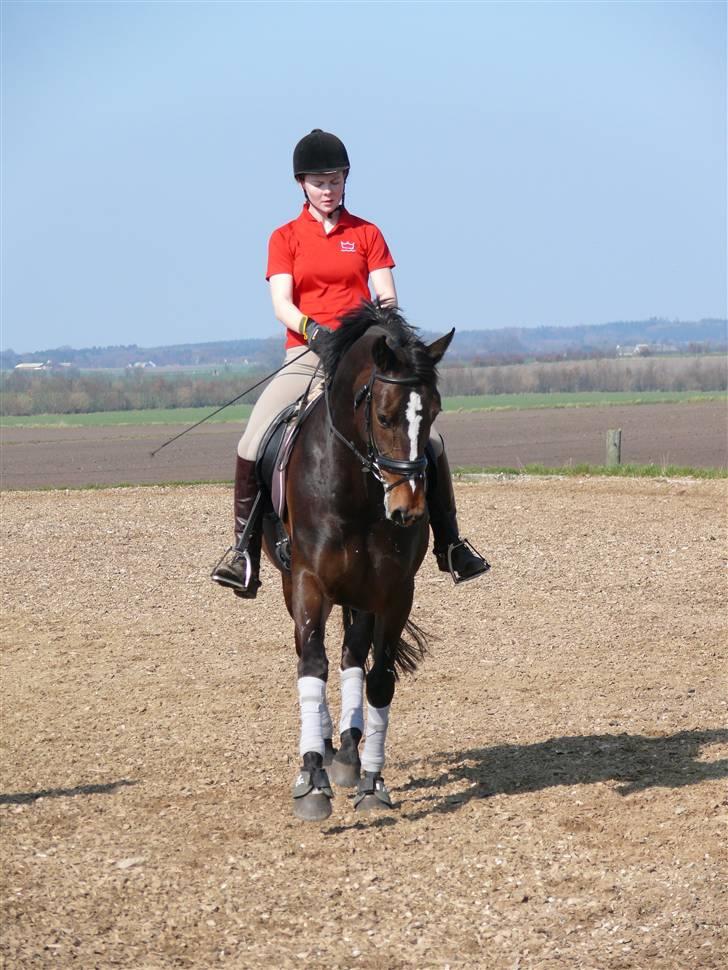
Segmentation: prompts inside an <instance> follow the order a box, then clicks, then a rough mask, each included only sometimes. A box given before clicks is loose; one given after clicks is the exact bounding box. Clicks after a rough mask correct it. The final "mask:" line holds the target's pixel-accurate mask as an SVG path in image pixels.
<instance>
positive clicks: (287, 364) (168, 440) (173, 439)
mask: <svg viewBox="0 0 728 970" xmlns="http://www.w3.org/2000/svg"><path fill="white" fill-rule="evenodd" d="M310 353H311V351H310V350H304V352H303V353H302V354H299V355H298V357H294V358H293V360H289V361H288V362H287V363H285V364H282V365H281V366H280V367H278V368H276V370H274V371H273V372H272V373H270V374H267V375H266V376H265V377H263V378H262V379H261V380H259V381H258V383H257V384H253V385H252V387H247V388H246V389H245V390H244V391H242V392H241V393H240V394H238V396H237V397H234V398H233V399H232V400H231V401H228V402H227V404H223V405H221V406H220V407H219V408H215V410H214V411H211V412H210V413H209V414H206V415H205V417H204V418H201V419H200V420H199V421H195V423H194V424H191V425H190V426H189V428H185V430H184V431H180V433H179V434H176V435H173V436H172V437H171V438H168V439H167V441H165V442H164V444H161V445H160V446H159V448H155V449H154V451H151V452H150V453H149V456H150V458H154V456H155V455H156V454H157V453H158V452H160V451H161V450H162V448H166V447H167V445H171V444H172V442H173V441H177V439H178V438H181V437H182V435H185V434H187V432H188V431H194V429H195V428H199V426H200V425H201V424H204V423H205V421H209V420H210V418H214V417H215V415H216V414H219V413H220V412H221V411H224V410H225V408H229V407H230V405H231V404H235V402H236V401H239V400H240V398H241V397H245V395H246V394H250V392H251V391H254V390H255V389H256V388H257V387H260V385H261V384H265V382H266V381H269V380H270V379H271V377H275V375H276V374H278V373H280V371H282V370H283V368H284V367H288V366H290V364H295V363H296V361H299V360H300V359H301V358H302V357H305V356H306V354H310Z"/></svg>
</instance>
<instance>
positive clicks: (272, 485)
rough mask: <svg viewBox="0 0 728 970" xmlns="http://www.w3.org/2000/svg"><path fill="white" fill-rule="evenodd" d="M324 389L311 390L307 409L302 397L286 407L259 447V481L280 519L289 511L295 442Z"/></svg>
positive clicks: (274, 421) (257, 466) (257, 464)
mask: <svg viewBox="0 0 728 970" xmlns="http://www.w3.org/2000/svg"><path fill="white" fill-rule="evenodd" d="M321 390H322V387H318V388H316V389H315V391H316V392H317V393H314V394H313V396H312V395H311V393H309V396H308V400H307V402H306V404H305V407H304V409H303V411H300V410H299V409H300V407H301V404H302V403H303V399H302V398H299V399H298V400H297V401H296V402H295V403H294V404H290V405H288V407H286V408H284V409H283V410H282V411H281V413H280V414H279V415H278V416H277V417H276V418H275V419H274V420H273V422H272V423H271V426H270V427H269V428H268V430H267V431H266V433H265V435H264V437H263V440H262V441H261V443H260V448H259V449H258V458H257V461H256V466H255V468H256V475H257V477H258V484H259V485H260V486H261V487H262V488H263V489H265V491H266V492H267V494H268V495H269V496H270V500H271V505H272V506H273V511H274V512H275V513H276V515H277V516H278V517H279V518H280V519H283V516H284V513H285V511H286V470H287V468H288V461H289V459H290V457H291V453H292V451H293V445H294V443H295V440H296V438H297V436H298V432H299V430H300V428H301V426H302V425H303V423H304V421H305V420H306V418H307V417H308V416H309V414H310V413H311V411H312V410H313V408H314V407H315V406H316V404H317V403H318V401H319V398H320V397H321Z"/></svg>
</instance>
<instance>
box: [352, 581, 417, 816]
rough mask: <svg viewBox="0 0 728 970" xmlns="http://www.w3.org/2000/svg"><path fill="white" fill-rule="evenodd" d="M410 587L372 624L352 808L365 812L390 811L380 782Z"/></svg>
mask: <svg viewBox="0 0 728 970" xmlns="http://www.w3.org/2000/svg"><path fill="white" fill-rule="evenodd" d="M413 596H414V584H412V585H411V587H410V588H409V590H408V591H407V592H406V593H405V594H404V595H403V596H402V597H401V598H399V599H398V600H397V601H396V602H393V603H392V604H391V606H390V607H389V608H388V610H387V611H386V612H385V613H383V614H379V615H378V616H377V618H376V622H375V624H374V663H373V664H372V669H371V670H370V671H369V673H368V674H367V678H366V685H367V725H366V734H365V739H364V751H363V752H362V756H361V765H362V768H363V769H364V775H363V777H362V779H361V781H360V782H359V785H358V788H357V793H356V797H355V798H354V807H355V808H356V809H357V811H360V812H368V811H372V810H376V809H387V808H392V799H391V798H390V795H389V791H388V790H387V787H386V785H385V784H384V779H383V778H382V768H383V767H384V747H385V743H386V740H387V728H388V727H389V712H390V708H391V705H392V698H393V697H394V688H395V684H396V678H395V673H394V669H395V663H396V659H397V651H398V649H399V642H400V637H401V635H402V631H403V630H404V627H405V623H406V622H407V617H408V616H409V614H410V610H411V608H412V599H413Z"/></svg>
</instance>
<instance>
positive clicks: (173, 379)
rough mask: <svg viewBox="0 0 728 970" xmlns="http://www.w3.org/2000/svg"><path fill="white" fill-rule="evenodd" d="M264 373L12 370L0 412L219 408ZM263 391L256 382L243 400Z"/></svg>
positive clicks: (4, 385) (253, 398) (0, 400)
mask: <svg viewBox="0 0 728 970" xmlns="http://www.w3.org/2000/svg"><path fill="white" fill-rule="evenodd" d="M268 373H270V371H268ZM264 376H265V372H258V373H256V372H254V371H250V372H246V373H245V374H244V375H241V374H237V375H235V376H232V375H231V376H218V377H214V378H199V377H185V376H182V375H173V376H172V375H170V376H166V377H163V376H159V375H156V374H155V373H154V372H149V371H133V372H129V373H128V374H124V375H122V376H117V377H112V376H107V375H101V374H79V373H75V374H74V373H72V374H57V373H54V372H52V371H49V372H42V373H34V374H28V373H25V374H24V373H18V372H12V373H11V374H9V375H8V376H7V377H3V379H2V393H0V414H3V415H22V414H28V415H32V414H87V413H89V412H92V411H136V410H147V409H149V408H188V407H219V406H220V405H221V404H224V403H225V402H226V401H229V400H231V398H234V397H235V396H236V395H238V394H240V393H241V391H243V390H244V389H245V388H246V387H247V386H250V385H253V384H256V383H257V382H258V381H259V380H260V379H261V378H262V377H264ZM262 390H263V388H262V387H261V388H259V389H258V390H257V391H253V393H252V394H250V395H246V397H245V398H244V402H243V403H248V404H250V403H253V402H255V401H257V400H258V397H259V395H260V393H261V391H262Z"/></svg>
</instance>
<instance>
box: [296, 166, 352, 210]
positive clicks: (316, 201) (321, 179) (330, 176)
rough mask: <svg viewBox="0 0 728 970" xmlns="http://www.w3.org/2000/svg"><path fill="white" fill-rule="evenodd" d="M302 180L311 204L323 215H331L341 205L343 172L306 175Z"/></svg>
mask: <svg viewBox="0 0 728 970" xmlns="http://www.w3.org/2000/svg"><path fill="white" fill-rule="evenodd" d="M302 181H303V188H304V191H305V192H306V195H307V196H308V199H309V201H310V203H311V205H312V206H314V208H316V209H318V211H319V212H320V213H322V215H325V216H328V215H330V214H331V213H332V212H333V211H334V210H335V209H338V207H339V206H340V205H341V197H342V196H343V194H344V173H343V172H324V173H322V174H319V175H304V176H303V180H302Z"/></svg>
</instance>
